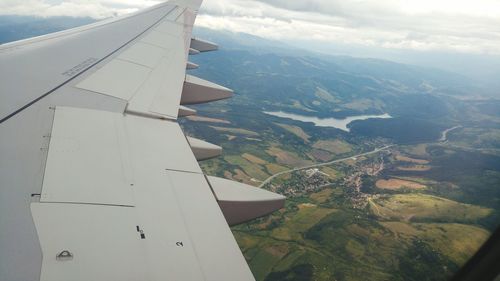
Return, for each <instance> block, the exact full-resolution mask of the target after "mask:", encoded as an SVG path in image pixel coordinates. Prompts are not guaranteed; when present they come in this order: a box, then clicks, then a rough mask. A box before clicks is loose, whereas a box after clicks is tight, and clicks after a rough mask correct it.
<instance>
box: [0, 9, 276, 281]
mask: <svg viewBox="0 0 500 281" xmlns="http://www.w3.org/2000/svg"><path fill="white" fill-rule="evenodd" d="M200 4H201V0H185V1H182V0H178V1H171V2H167V3H163V4H159V5H157V6H154V7H152V8H149V9H147V10H144V11H141V12H138V13H135V14H132V15H128V16H124V17H121V18H116V19H111V20H107V21H103V22H99V23H96V24H92V25H88V26H84V27H80V28H76V29H71V30H67V31H63V32H59V33H54V34H51V35H46V36H42V37H37V38H32V39H28V40H23V41H19V42H14V43H10V44H5V45H0V120H1V121H0V156H1V158H0V159H1V160H0V280H2V281H3V280H5V281H11V280H14V281H17V280H19V281H31V280H34V281H37V280H42V281H68V280H86V281H90V280H92V281H99V280H103V281H104V280H105V281H112V280H120V281H121V280H136V281H137V280H141V281H142V280H214V281H215V280H253V276H252V274H251V272H250V270H249V268H248V266H247V264H246V262H245V259H244V257H243V255H242V254H241V252H240V250H239V248H238V245H237V244H236V241H235V239H234V237H233V236H232V234H231V231H230V229H229V226H228V222H229V223H230V224H234V223H239V222H241V221H246V220H249V219H252V218H255V217H258V216H262V215H264V214H267V213H269V212H271V211H273V210H276V209H277V208H280V207H282V206H283V203H284V197H282V196H279V195H276V194H273V193H270V192H267V191H264V190H260V189H257V188H253V189H248V187H242V186H241V184H235V185H234V189H232V188H231V186H232V184H231V182H229V181H221V180H218V179H216V178H210V179H209V178H207V177H206V176H205V175H204V174H203V173H202V171H201V169H200V167H199V165H198V162H197V159H198V160H201V159H207V158H211V157H214V156H217V155H218V154H220V148H219V147H218V146H215V145H212V144H209V143H206V142H203V141H201V140H197V139H194V138H187V137H186V136H185V135H184V134H183V132H182V130H181V128H180V127H179V125H178V124H177V122H176V120H177V118H178V116H183V115H189V114H194V111H193V110H190V109H189V108H186V107H183V106H181V104H193V103H200V102H208V101H212V100H219V99H222V98H227V97H230V96H231V95H232V91H231V90H229V89H227V88H224V87H222V86H219V85H216V84H213V83H210V82H208V81H205V80H202V79H199V78H196V77H192V76H187V77H186V67H188V68H194V67H197V65H194V64H191V63H188V61H187V58H188V55H189V54H190V53H198V52H200V51H201V52H204V51H211V50H215V49H217V46H216V45H215V44H213V43H211V42H207V41H203V40H201V39H198V38H196V39H192V38H191V31H192V27H193V23H194V20H195V17H196V13H197V10H198V9H199V7H200ZM193 152H194V154H193ZM219 185H221V186H220V187H219ZM238 190H242V192H238ZM238 194H239V195H238ZM233 213H234V214H233Z"/></svg>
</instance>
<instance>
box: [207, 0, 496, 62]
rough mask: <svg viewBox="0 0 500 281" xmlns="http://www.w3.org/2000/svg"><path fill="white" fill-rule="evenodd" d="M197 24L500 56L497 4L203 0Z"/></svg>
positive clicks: (490, 0) (480, 0)
mask: <svg viewBox="0 0 500 281" xmlns="http://www.w3.org/2000/svg"><path fill="white" fill-rule="evenodd" d="M203 8H204V9H203V10H202V14H201V15H200V16H199V18H198V20H197V24H198V25H201V26H206V27H211V28H225V29H229V30H232V31H240V32H248V33H252V34H255V35H258V36H263V37H267V38H274V39H281V40H287V38H289V39H298V40H308V39H310V40H316V41H324V43H325V44H336V43H342V44H360V45H364V46H377V47H381V48H394V49H411V50H420V51H427V50H433V51H454V52H464V53H481V54H500V1H498V0H476V1H469V0H376V1H375V0H373V1H367V0H352V1H346V0H294V1H289V0H266V1H264V0H217V1H215V0H207V1H206V2H205V3H204V6H203Z"/></svg>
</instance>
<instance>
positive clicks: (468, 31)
mask: <svg viewBox="0 0 500 281" xmlns="http://www.w3.org/2000/svg"><path fill="white" fill-rule="evenodd" d="M160 2H162V1H152V0H126V1H119V0H95V1H83V2H82V1H78V0H31V1H29V2H26V1H21V0H9V1H5V2H3V3H0V15H20V16H22V15H25V16H37V17H42V18H49V17H55V16H68V17H76V18H78V17H90V18H93V19H96V20H100V19H104V18H108V17H114V16H119V15H123V14H127V13H131V12H134V11H137V10H139V9H142V8H146V7H149V6H152V5H154V4H157V3H160ZM196 26H197V27H206V28H210V29H215V30H226V31H231V32H241V33H246V34H250V35H254V36H257V37H260V38H264V39H270V40H275V41H280V42H283V43H285V44H287V45H289V46H292V47H297V48H301V49H305V50H309V51H314V52H319V53H323V54H332V55H347V56H352V57H362V58H378V59H384V60H390V61H394V62H399V63H405V64H412V65H418V66H428V67H433V68H439V69H442V70H446V71H451V72H455V73H459V74H462V75H465V76H468V77H470V78H473V79H476V80H480V81H482V82H484V83H491V84H494V85H495V86H497V87H498V89H500V84H499V82H497V81H495V80H496V79H495V78H496V77H499V76H500V48H499V47H500V30H499V29H498V26H500V3H496V2H495V1H491V0H481V1H479V2H478V3H475V4H470V3H468V2H467V1H452V2H450V1H448V0H441V1H434V2H433V1H405V2H404V3H400V2H397V1H392V0H384V1H382V2H380V1H378V2H377V3H375V2H374V1H368V2H363V3H361V4H360V2H355V1H349V2H345V1H344V2H340V1H326V0H312V1H305V0H304V1H298V2H293V3H288V2H286V1H280V0H274V1H270V2H269V1H268V2H264V1H260V0H236V1H228V0H206V1H204V2H203V4H202V8H201V10H200V13H199V15H198V18H197V20H196ZM496 84H499V85H496Z"/></svg>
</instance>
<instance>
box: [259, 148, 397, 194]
mask: <svg viewBox="0 0 500 281" xmlns="http://www.w3.org/2000/svg"><path fill="white" fill-rule="evenodd" d="M392 146H394V144H391V145H387V146H384V147H380V148H375V149H374V150H372V151H369V152H365V153H360V154H357V155H352V156H349V157H346V158H341V159H337V160H333V161H330V162H325V163H319V164H314V165H309V166H304V167H299V168H294V169H290V170H286V171H282V172H279V173H277V174H274V175H272V176H270V177H268V178H267V179H266V180H265V181H263V182H262V184H261V185H260V187H263V186H264V185H266V184H267V183H269V182H270V181H272V180H273V179H274V178H275V177H277V176H281V175H284V174H288V173H292V172H296V171H300V170H305V169H311V168H316V167H322V166H328V165H331V164H334V163H338V162H343V161H346V160H349V159H352V158H356V157H360V156H366V155H370V154H375V153H378V152H380V151H382V150H386V149H388V148H390V147H392Z"/></svg>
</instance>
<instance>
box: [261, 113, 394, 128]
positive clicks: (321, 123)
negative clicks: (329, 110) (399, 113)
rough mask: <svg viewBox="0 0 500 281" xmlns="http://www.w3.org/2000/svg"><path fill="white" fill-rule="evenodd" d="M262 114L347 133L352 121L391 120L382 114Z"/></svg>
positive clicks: (389, 116)
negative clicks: (341, 117)
mask: <svg viewBox="0 0 500 281" xmlns="http://www.w3.org/2000/svg"><path fill="white" fill-rule="evenodd" d="M264 113H265V114H269V115H272V116H277V117H281V118H287V119H292V120H296V121H302V122H312V123H314V125H316V126H318V127H333V128H337V129H340V130H343V131H346V132H349V128H348V127H347V126H348V125H349V124H350V123H351V122H353V121H357V120H366V119H373V118H381V119H387V118H392V116H391V115H389V114H387V113H384V114H381V115H356V116H349V117H347V118H344V119H337V118H318V117H313V116H304V115H299V114H293V113H286V112H283V111H271V112H269V111H264Z"/></svg>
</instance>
